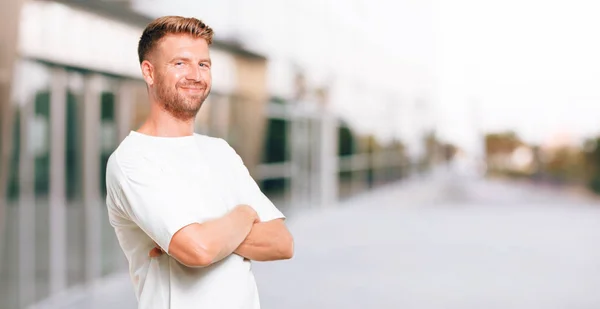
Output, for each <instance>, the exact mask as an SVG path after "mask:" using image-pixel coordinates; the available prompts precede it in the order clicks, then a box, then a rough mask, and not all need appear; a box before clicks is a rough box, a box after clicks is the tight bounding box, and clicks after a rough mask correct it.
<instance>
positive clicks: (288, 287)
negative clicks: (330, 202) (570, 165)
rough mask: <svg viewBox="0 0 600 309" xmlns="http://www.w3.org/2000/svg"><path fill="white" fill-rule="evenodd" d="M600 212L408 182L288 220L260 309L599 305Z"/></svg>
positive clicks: (492, 189) (517, 191)
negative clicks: (286, 253)
mask: <svg viewBox="0 0 600 309" xmlns="http://www.w3.org/2000/svg"><path fill="white" fill-rule="evenodd" d="M599 222H600V207H599V206H598V205H597V204H596V205H592V203H591V202H590V201H585V200H584V199H581V198H575V197H571V196H565V195H564V194H563V195H561V194H560V193H555V192H554V193H553V192H548V191H547V190H540V189H536V190H533V189H532V187H529V186H514V185H507V184H502V183H490V182H480V181H468V182H456V181H455V180H454V179H452V178H451V177H448V178H446V179H445V180H440V181H437V182H423V183H422V184H418V183H413V184H411V185H410V186H409V187H408V188H407V187H404V188H403V187H402V186H400V187H398V188H388V189H383V190H381V191H380V192H375V193H373V194H371V195H370V196H363V197H361V198H360V199H357V200H356V201H352V202H350V203H349V204H348V205H345V206H344V207H343V208H340V209H336V210H331V211H328V212H326V213H312V214H305V215H301V216H297V217H295V218H293V219H292V220H290V225H291V228H292V230H293V233H294V235H295V237H296V257H295V258H294V259H293V260H290V261H284V262H276V263H271V264H256V265H255V267H254V269H255V273H256V276H257V280H258V283H259V289H260V291H261V295H262V302H263V308H264V309H276V308H287V309H293V308H415V309H417V308H418V309H427V308H463V309H466V308H503V309H507V308H515V309H516V308H528V309H531V308H545V309H549V308H579V309H584V308H589V309H592V308H599V307H600V293H599V292H598V290H600V246H599V243H600V242H599V238H600V224H598V223H599Z"/></svg>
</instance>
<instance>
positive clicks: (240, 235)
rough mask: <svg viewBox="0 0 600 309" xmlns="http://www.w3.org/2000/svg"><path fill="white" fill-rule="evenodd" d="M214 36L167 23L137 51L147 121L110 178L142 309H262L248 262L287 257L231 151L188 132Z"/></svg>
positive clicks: (110, 202) (287, 239)
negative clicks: (145, 91)
mask: <svg viewBox="0 0 600 309" xmlns="http://www.w3.org/2000/svg"><path fill="white" fill-rule="evenodd" d="M212 36H213V31H212V29H211V28H210V27H208V26H207V25H205V24H204V23H202V22H201V21H199V20H197V19H195V18H183V17H176V16H168V17H162V18H158V19H156V20H155V21H153V22H152V23H150V24H149V25H148V27H147V28H146V29H145V30H144V32H143V34H142V36H141V38H140V41H139V47H138V54H139V60H140V65H141V71H142V75H143V77H144V80H145V81H146V83H147V86H148V94H149V100H150V114H149V116H148V119H147V120H146V121H145V123H144V124H143V125H142V126H141V127H140V128H139V129H138V130H137V131H131V132H130V134H129V135H128V136H127V137H126V138H125V139H124V140H123V141H122V142H121V144H120V145H119V147H118V148H117V149H116V150H115V152H114V153H113V154H112V155H111V157H110V158H109V160H108V166H107V175H106V176H107V177H106V184H107V188H108V191H107V207H108V213H109V218H110V222H111V224H112V226H113V227H114V229H115V232H116V234H117V237H118V240H119V243H120V245H121V248H122V249H123V251H124V253H125V255H126V257H127V259H128V261H129V266H130V267H129V270H130V275H131V279H132V281H133V285H134V289H135V292H136V296H137V299H138V303H139V308H144V309H148V308H161V309H164V308H173V309H187V308H203V309H212V308H232V309H233V308H248V309H257V308H260V305H259V299H258V292H257V287H256V283H255V281H254V277H253V275H252V272H251V264H250V261H251V260H255V261H272V260H281V259H289V258H291V257H292V255H293V240H292V236H291V235H290V233H289V232H288V230H287V228H286V226H285V224H284V219H285V217H284V216H283V214H282V213H281V212H280V211H279V210H278V209H277V208H276V207H275V206H274V205H273V204H272V203H271V201H269V199H268V198H267V197H266V196H265V195H264V194H263V193H262V192H261V191H260V189H259V188H258V186H257V185H256V183H255V182H254V180H253V179H252V178H251V176H250V175H249V173H248V170H247V169H246V167H245V165H244V163H243V162H242V160H241V158H240V157H239V156H238V155H237V153H236V152H235V150H233V148H231V147H230V146H229V144H228V143H227V142H225V141H224V140H222V139H218V138H212V137H208V136H203V135H199V134H195V133H194V132H193V124H194V119H195V117H196V114H197V112H198V110H199V109H200V106H201V105H202V103H203V102H204V100H205V99H206V97H207V96H208V94H209V92H210V88H211V60H210V54H209V45H210V44H211V43H212ZM155 246H157V248H155ZM162 252H164V253H166V254H161V253H162Z"/></svg>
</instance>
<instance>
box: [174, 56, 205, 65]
mask: <svg viewBox="0 0 600 309" xmlns="http://www.w3.org/2000/svg"><path fill="white" fill-rule="evenodd" d="M178 60H183V61H188V62H193V61H192V59H191V58H188V57H175V58H173V59H172V60H171V61H170V62H174V61H178ZM199 62H208V64H212V61H211V60H210V58H203V59H200V61H199Z"/></svg>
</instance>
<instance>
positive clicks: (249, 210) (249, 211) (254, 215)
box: [236, 204, 260, 223]
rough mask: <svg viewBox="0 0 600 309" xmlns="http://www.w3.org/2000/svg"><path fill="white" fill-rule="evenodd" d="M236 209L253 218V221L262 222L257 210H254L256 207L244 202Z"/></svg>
mask: <svg viewBox="0 0 600 309" xmlns="http://www.w3.org/2000/svg"><path fill="white" fill-rule="evenodd" d="M236 210H239V211H242V212H243V213H244V214H245V215H247V216H248V217H249V218H251V219H252V223H258V222H260V218H259V217H258V213H257V212H256V210H254V208H252V206H249V205H244V204H242V205H238V206H237V207H236Z"/></svg>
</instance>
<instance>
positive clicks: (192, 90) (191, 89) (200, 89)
mask: <svg viewBox="0 0 600 309" xmlns="http://www.w3.org/2000/svg"><path fill="white" fill-rule="evenodd" d="M181 89H183V90H185V91H190V92H199V91H202V90H204V88H189V87H181Z"/></svg>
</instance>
